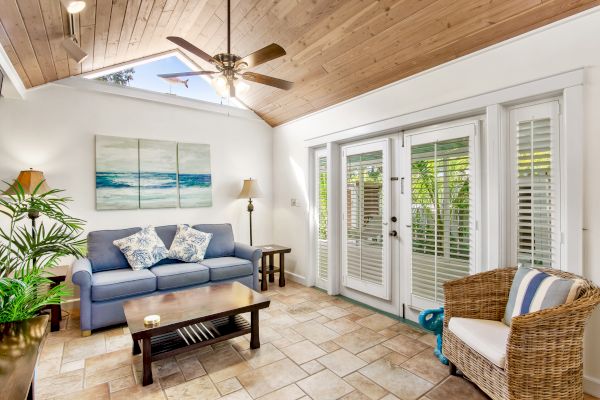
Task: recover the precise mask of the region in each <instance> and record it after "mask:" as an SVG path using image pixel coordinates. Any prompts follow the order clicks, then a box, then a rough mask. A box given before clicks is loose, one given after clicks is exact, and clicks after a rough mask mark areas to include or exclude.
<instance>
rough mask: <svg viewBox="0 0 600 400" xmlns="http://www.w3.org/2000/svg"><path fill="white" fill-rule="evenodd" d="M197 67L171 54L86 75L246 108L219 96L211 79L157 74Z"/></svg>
mask: <svg viewBox="0 0 600 400" xmlns="http://www.w3.org/2000/svg"><path fill="white" fill-rule="evenodd" d="M192 67H194V69H192ZM196 69H198V68H195V66H194V65H193V64H191V62H190V61H187V60H185V59H183V58H182V57H180V56H179V55H175V54H173V55H170V56H167V57H157V58H153V59H150V60H144V61H143V62H134V63H131V64H129V65H125V66H121V67H119V68H118V69H113V70H109V71H104V72H101V73H92V74H88V75H86V76H85V77H86V78H87V79H95V80H98V81H103V82H107V83H110V84H114V85H121V86H129V87H133V88H137V89H144V90H149V91H152V92H158V93H164V94H169V95H173V96H180V97H187V98H191V99H195V100H203V101H208V102H211V103H217V104H227V105H231V106H234V107H238V108H245V107H244V106H242V104H241V103H240V102H238V101H237V100H236V99H225V98H221V97H220V96H218V95H217V93H216V92H215V89H214V88H213V87H212V86H211V84H210V78H207V77H204V76H188V77H185V78H173V79H169V80H165V79H163V78H159V77H158V76H157V75H158V74H167V73H174V72H189V71H193V70H196Z"/></svg>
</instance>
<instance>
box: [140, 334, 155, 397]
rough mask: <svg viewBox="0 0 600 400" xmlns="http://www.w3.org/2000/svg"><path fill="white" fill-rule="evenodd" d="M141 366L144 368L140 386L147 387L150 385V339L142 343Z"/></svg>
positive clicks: (147, 338)
mask: <svg viewBox="0 0 600 400" xmlns="http://www.w3.org/2000/svg"><path fill="white" fill-rule="evenodd" d="M142 351H143V354H142V364H143V366H144V369H143V378H142V385H143V386H148V385H151V384H152V382H153V381H152V347H151V342H150V338H149V337H146V338H144V339H143V342H142Z"/></svg>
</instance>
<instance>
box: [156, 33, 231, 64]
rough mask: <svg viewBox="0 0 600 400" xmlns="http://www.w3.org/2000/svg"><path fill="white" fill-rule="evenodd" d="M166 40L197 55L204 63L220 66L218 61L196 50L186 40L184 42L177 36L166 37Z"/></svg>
mask: <svg viewBox="0 0 600 400" xmlns="http://www.w3.org/2000/svg"><path fill="white" fill-rule="evenodd" d="M167 40H170V41H171V42H173V43H175V44H176V45H177V46H179V47H181V48H183V49H185V50H187V51H189V52H190V53H192V54H195V55H197V56H198V57H200V58H201V59H203V60H204V61H208V62H209V63H211V64H221V63H220V62H219V61H217V60H215V59H214V58H213V57H211V56H210V55H209V54H208V53H205V52H204V51H202V50H200V49H199V48H197V47H196V46H194V45H193V44H191V43H190V42H188V41H187V40H185V39H183V38H180V37H178V36H167Z"/></svg>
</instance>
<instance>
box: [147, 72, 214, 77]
mask: <svg viewBox="0 0 600 400" xmlns="http://www.w3.org/2000/svg"><path fill="white" fill-rule="evenodd" d="M212 74H218V72H217V71H191V72H176V73H174V74H159V75H157V76H158V77H159V78H178V77H181V76H196V75H212Z"/></svg>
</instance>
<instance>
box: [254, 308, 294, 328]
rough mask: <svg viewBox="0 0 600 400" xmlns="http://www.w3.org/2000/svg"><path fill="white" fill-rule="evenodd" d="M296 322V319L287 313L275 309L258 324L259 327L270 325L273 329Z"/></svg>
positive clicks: (289, 325)
mask: <svg viewBox="0 0 600 400" xmlns="http://www.w3.org/2000/svg"><path fill="white" fill-rule="evenodd" d="M297 323H298V321H296V320H295V319H294V318H292V317H290V316H289V315H288V314H287V313H285V312H283V311H275V312H274V313H273V314H272V315H271V318H269V319H268V320H266V321H264V322H262V323H261V324H260V327H261V328H262V327H263V326H270V327H271V328H273V329H275V330H279V329H281V328H290V327H292V326H294V325H296V324H297Z"/></svg>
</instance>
